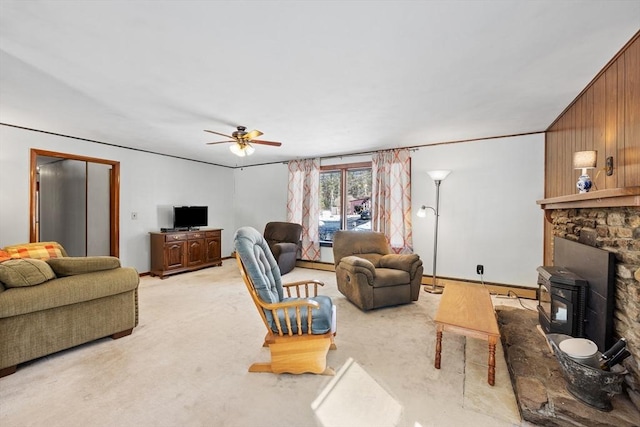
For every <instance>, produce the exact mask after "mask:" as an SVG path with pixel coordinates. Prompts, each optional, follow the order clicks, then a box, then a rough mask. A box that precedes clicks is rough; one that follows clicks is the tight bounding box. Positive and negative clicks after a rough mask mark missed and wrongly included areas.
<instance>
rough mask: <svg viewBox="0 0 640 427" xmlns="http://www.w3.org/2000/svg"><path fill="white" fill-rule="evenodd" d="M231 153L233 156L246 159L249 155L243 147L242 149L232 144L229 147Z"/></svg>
mask: <svg viewBox="0 0 640 427" xmlns="http://www.w3.org/2000/svg"><path fill="white" fill-rule="evenodd" d="M229 151H231V152H232V153H233V154H235V155H236V156H238V157H244V156H246V155H247V154H246V153H245V152H244V150H243V149H242V147H240V145H239V144H231V145H230V146H229Z"/></svg>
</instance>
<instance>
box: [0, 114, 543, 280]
mask: <svg viewBox="0 0 640 427" xmlns="http://www.w3.org/2000/svg"><path fill="white" fill-rule="evenodd" d="M30 148H39V149H44V150H50V151H58V152H63V153H70V154H77V155H82V156H90V157H98V158H104V159H109V160H116V161H120V162H121V164H120V166H121V176H120V178H121V186H120V256H121V259H122V262H123V264H124V265H129V266H133V267H136V268H137V269H138V271H140V272H147V271H149V237H148V233H149V232H150V231H157V230H159V228H160V227H167V226H170V225H171V224H170V220H171V213H170V212H171V211H170V209H171V206H173V205H183V204H185V205H186V204H191V205H208V206H209V226H210V227H215V228H223V229H224V231H223V233H222V237H223V241H222V255H223V256H229V255H230V254H231V252H232V251H233V234H234V232H235V230H236V229H237V228H238V227H240V226H243V225H250V226H253V227H255V228H257V229H258V230H260V231H262V230H263V229H264V226H265V224H266V223H267V222H269V221H279V220H280V221H284V220H286V202H287V166H286V165H285V164H280V163H278V164H272V165H265V166H256V167H246V168H243V169H235V170H232V169H227V168H222V167H217V166H212V165H207V164H203V163H199V162H191V161H186V160H180V159H174V158H171V157H166V156H160V155H154V154H148V153H142V152H138V151H133V150H125V149H121V148H117V147H111V146H106V145H102V144H95V143H90V142H85V141H78V140H74V139H70V138H64V137H57V136H53V135H47V134H42V133H38V132H30V131H25V130H20V129H15V128H11V127H7V126H0V206H2V209H0V247H2V246H5V245H9V244H14V243H20V242H27V241H28V239H29V149H30ZM543 158H544V135H542V134H539V135H529V136H521V137H512V138H500V139H490V140H482V141H475V142H466V143H459V144H444V145H436V146H429V147H423V148H420V149H419V150H418V151H415V152H413V153H412V199H413V210H414V213H415V212H417V210H418V208H419V207H420V205H422V204H426V205H433V204H434V203H435V200H434V199H435V185H434V183H433V181H432V180H431V178H429V176H428V175H427V171H429V170H433V169H451V170H452V171H453V172H452V173H451V175H449V177H447V179H446V180H445V181H443V182H442V186H441V187H440V190H441V191H440V195H441V200H440V214H441V216H440V229H439V239H438V246H439V247H438V249H439V250H438V269H437V272H438V275H439V276H445V277H453V278H462V279H470V280H477V279H479V277H478V276H477V275H476V273H475V266H476V264H483V265H484V267H485V275H484V279H485V280H486V281H489V282H494V283H504V284H513V285H524V286H531V287H535V286H536V277H537V274H536V267H538V266H539V265H541V264H542V245H543V212H542V210H541V209H540V208H539V206H538V205H537V204H536V200H538V199H542V198H543V191H544V185H543V183H544V159H543ZM362 160H363V159H359V158H356V157H351V158H349V157H344V158H343V159H342V160H339V159H338V160H334V159H331V161H325V162H323V163H335V162H337V161H342V162H349V163H351V162H355V161H362ZM131 212H137V213H138V219H137V220H132V219H131ZM413 233H414V250H415V252H416V253H418V254H420V256H421V257H422V258H423V260H424V262H425V273H424V274H425V275H430V274H431V271H432V249H433V240H432V239H433V216H432V215H429V216H428V217H427V218H424V219H422V218H417V217H415V215H414V217H413ZM322 249H323V250H322V261H325V262H332V261H333V257H332V253H331V248H322Z"/></svg>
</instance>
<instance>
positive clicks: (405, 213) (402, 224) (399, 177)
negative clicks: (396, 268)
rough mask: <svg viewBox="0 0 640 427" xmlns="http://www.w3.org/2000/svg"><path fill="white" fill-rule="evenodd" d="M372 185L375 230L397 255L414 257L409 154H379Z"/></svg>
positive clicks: (402, 151)
mask: <svg viewBox="0 0 640 427" xmlns="http://www.w3.org/2000/svg"><path fill="white" fill-rule="evenodd" d="M372 181H373V184H372V199H373V202H372V204H371V205H372V209H373V213H372V219H371V220H372V230H375V231H380V232H382V233H384V235H385V236H386V237H387V240H388V241H389V245H390V246H391V250H392V251H393V252H395V253H401V254H403V253H413V238H412V235H411V156H410V155H409V150H408V149H397V150H389V151H379V152H377V153H375V154H374V155H373V159H372Z"/></svg>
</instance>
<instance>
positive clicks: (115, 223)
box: [29, 148, 120, 257]
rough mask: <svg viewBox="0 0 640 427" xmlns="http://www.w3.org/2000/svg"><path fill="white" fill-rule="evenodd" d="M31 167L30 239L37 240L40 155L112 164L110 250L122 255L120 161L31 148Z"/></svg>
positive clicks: (112, 253) (116, 254)
mask: <svg viewBox="0 0 640 427" xmlns="http://www.w3.org/2000/svg"><path fill="white" fill-rule="evenodd" d="M30 155H31V167H30V177H29V241H30V242H37V241H38V234H37V227H36V210H37V206H36V194H37V185H38V184H37V181H38V180H37V175H38V156H46V157H58V158H61V159H65V160H80V161H84V162H89V163H100V164H105V165H110V166H111V174H110V185H109V238H110V239H109V240H110V242H109V251H110V255H111V256H114V257H119V256H120V162H117V161H114V160H106V159H99V158H96V157H86V156H78V155H76V154H68V153H58V152H55V151H47V150H40V149H37V148H32V149H31V150H30Z"/></svg>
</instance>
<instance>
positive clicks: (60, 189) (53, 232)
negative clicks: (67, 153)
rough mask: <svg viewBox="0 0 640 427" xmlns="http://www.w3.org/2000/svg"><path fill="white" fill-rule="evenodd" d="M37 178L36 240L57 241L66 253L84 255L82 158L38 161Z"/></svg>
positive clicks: (83, 163) (84, 175)
mask: <svg viewBox="0 0 640 427" xmlns="http://www.w3.org/2000/svg"><path fill="white" fill-rule="evenodd" d="M39 180H40V189H39V193H40V209H39V211H40V215H39V217H40V239H39V240H40V241H41V242H48V241H55V242H59V243H60V244H61V245H62V246H63V247H64V248H65V250H66V251H67V253H68V254H69V256H85V255H86V252H87V247H86V240H87V234H86V231H87V212H86V206H87V197H86V195H87V192H86V182H87V174H86V162H83V161H80V160H61V161H57V162H52V163H48V164H46V165H41V166H40V171H39Z"/></svg>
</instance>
